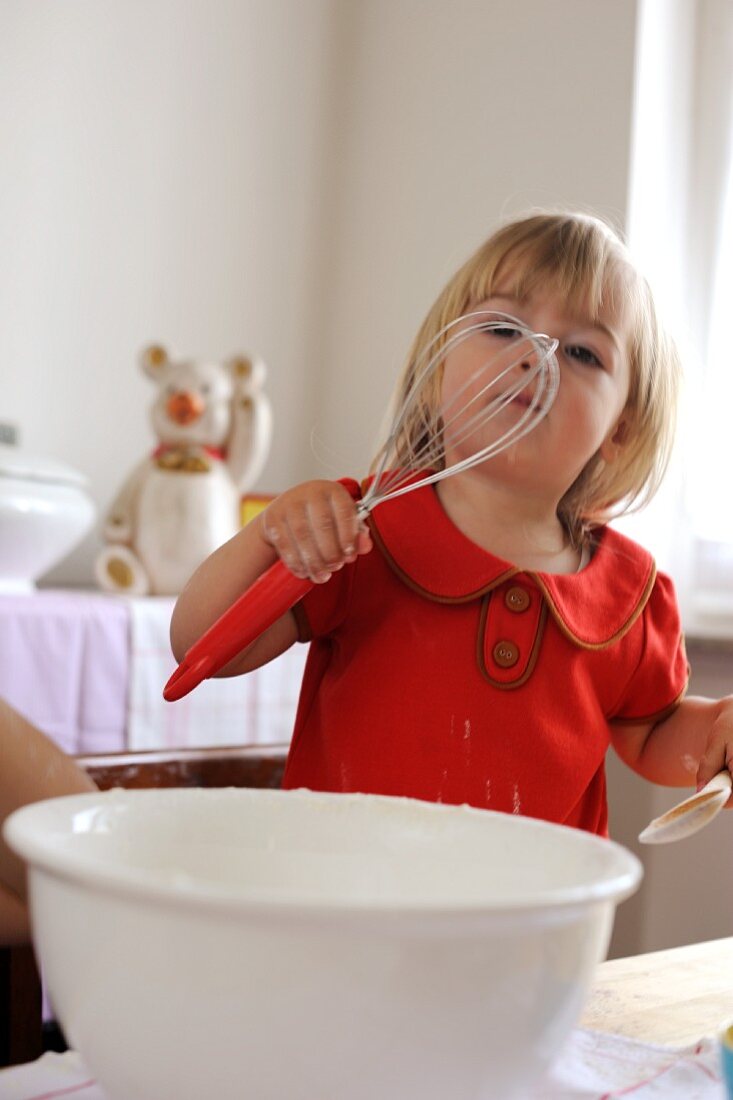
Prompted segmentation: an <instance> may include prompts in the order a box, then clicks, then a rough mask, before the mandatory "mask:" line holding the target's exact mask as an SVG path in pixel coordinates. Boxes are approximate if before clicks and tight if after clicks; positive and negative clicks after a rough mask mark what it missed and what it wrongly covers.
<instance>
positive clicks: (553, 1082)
mask: <svg viewBox="0 0 733 1100" xmlns="http://www.w3.org/2000/svg"><path fill="white" fill-rule="evenodd" d="M324 1067H325V1068H324V1074H327V1073H328V1068H327V1063H324ZM355 1072H356V1069H355ZM325 1084H327V1082H326V1081H324V1085H325ZM246 1087H247V1082H246V1081H243V1082H242V1088H243V1090H244V1092H245V1093H246ZM61 1096H63V1097H65V1098H66V1100H105V1095H104V1091H103V1090H102V1089H101V1088H100V1087H99V1085H97V1084H96V1083H95V1082H94V1080H93V1079H92V1078H91V1076H90V1074H89V1072H88V1071H87V1070H86V1069H85V1067H84V1064H83V1063H82V1061H81V1059H80V1058H79V1055H78V1054H76V1053H74V1052H73V1051H69V1052H68V1053H66V1054H44V1055H43V1057H42V1058H40V1059H39V1060H38V1061H37V1062H31V1063H29V1064H27V1065H23V1066H15V1067H13V1068H11V1069H5V1070H0V1097H2V1098H3V1100H51V1098H52V1097H61ZM615 1097H619V1098H620V1097H624V1098H625V1100H725V1088H724V1086H723V1084H722V1081H721V1074H720V1066H719V1053H718V1044H717V1042H715V1041H714V1040H713V1039H703V1040H702V1041H701V1042H700V1043H697V1044H695V1045H694V1046H691V1047H685V1048H682V1049H671V1048H668V1047H659V1046H652V1045H650V1044H648V1043H640V1042H637V1041H635V1040H633V1039H624V1038H622V1037H621V1036H618V1035H607V1034H605V1033H603V1032H593V1031H584V1030H582V1029H580V1028H578V1029H577V1030H576V1031H574V1032H573V1033H572V1035H571V1036H570V1040H569V1041H568V1043H567V1045H566V1046H565V1048H564V1049H563V1051H562V1052H561V1053H560V1055H559V1058H558V1061H557V1063H556V1065H555V1067H554V1068H553V1070H552V1071H551V1073H550V1074H548V1076H547V1077H546V1078H545V1080H544V1081H543V1082H542V1083H541V1084H540V1085H538V1086H536V1087H535V1088H534V1089H532V1090H531V1092H530V1093H529V1094H528V1095H527V1097H526V1100H613V1098H615ZM211 1100H216V1097H215V1096H212V1097H211ZM390 1100H391V1098H390Z"/></svg>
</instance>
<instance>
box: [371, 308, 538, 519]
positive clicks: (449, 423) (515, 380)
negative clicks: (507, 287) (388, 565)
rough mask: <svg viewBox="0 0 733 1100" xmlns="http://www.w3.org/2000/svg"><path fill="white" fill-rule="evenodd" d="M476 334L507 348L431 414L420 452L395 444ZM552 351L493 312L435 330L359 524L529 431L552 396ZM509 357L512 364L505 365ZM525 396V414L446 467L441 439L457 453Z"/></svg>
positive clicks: (377, 468)
mask: <svg viewBox="0 0 733 1100" xmlns="http://www.w3.org/2000/svg"><path fill="white" fill-rule="evenodd" d="M466 322H469V323H468V324H466ZM481 334H494V335H495V336H496V337H498V338H500V339H501V340H502V342H505V344H506V346H505V347H503V348H501V349H500V350H499V352H498V354H497V353H496V352H495V353H494V354H492V355H490V356H489V357H488V359H484V361H482V363H481V365H480V366H479V367H478V368H477V369H476V370H474V371H472V372H471V373H470V376H469V377H468V378H467V379H466V380H465V381H464V382H463V383H462V384H461V386H460V387H459V388H458V390H457V391H456V392H455V393H454V394H453V396H452V398H451V400H450V402H449V403H448V405H446V406H443V407H442V408H438V409H436V410H435V412H434V413H433V416H432V423H430V424H429V425H426V431H425V433H424V434H423V436H422V443H421V445H420V446H418V447H416V448H415V447H413V446H412V445H410V441H409V440H401V436H402V434H403V432H404V430H405V425H406V424H407V422H408V421H409V418H410V416H411V415H412V414H414V410H415V408H416V407H417V406H418V405H419V404H420V402H421V400H422V399H423V398H424V395H425V394H426V393H427V392H429V391H430V388H431V387H433V388H434V384H435V382H436V380H437V381H440V379H436V376H437V374H438V372H439V371H440V370H441V369H442V368H443V367H444V366H445V363H446V360H447V358H448V356H450V355H451V354H452V352H454V351H455V350H456V349H457V348H458V347H459V345H461V344H463V343H464V342H465V341H467V340H469V339H471V338H472V337H475V336H477V335H479V336H480V335H481ZM557 346H558V342H557V340H555V339H553V338H551V337H549V336H546V335H544V334H543V333H535V332H533V331H532V330H531V329H529V328H528V327H527V325H525V323H524V322H523V321H520V320H519V318H517V317H513V316H512V315H511V314H508V313H499V312H496V311H484V310H477V311H475V312H472V313H468V314H464V315H463V316H461V317H459V318H456V319H455V320H454V321H451V322H450V323H449V324H448V325H446V326H445V327H444V328H443V329H441V330H440V332H439V333H438V334H437V335H436V336H435V337H434V339H433V340H432V341H431V342H430V344H429V345H428V346H427V347H426V348H425V349H424V350H423V352H422V353H421V354H420V355H419V356H418V358H417V360H416V362H415V366H414V369H413V378H412V381H411V384H410V386H409V387H408V389H407V393H406V395H405V399H404V401H403V403H402V405H401V406H400V408H399V409H398V410H397V412H396V414H395V416H394V418H393V423H392V427H391V431H390V433H389V435H388V437H387V439H386V440H385V442H384V445H383V446H382V448H381V450H380V452H379V456H378V459H377V461H376V463H375V469H374V477H373V480H372V482H371V484H370V485H369V487H368V488H367V491H366V492H365V494H364V496H363V497H362V499H361V501H360V502H359V505H358V508H359V513H360V515H361V516H362V518H363V517H365V516H366V515H368V514H369V512H370V511H371V510H372V509H373V508H375V507H376V506H377V505H378V504H381V503H383V502H384V501H386V500H392V499H395V498H396V497H398V496H402V495H403V493H405V492H410V491H412V490H413V489H417V488H420V487H422V486H424V485H430V484H433V483H434V482H437V481H441V480H443V479H444V478H445V477H449V476H450V475H452V474H454V473H459V472H461V471H463V470H466V469H470V468H471V467H473V466H475V465H477V464H478V463H480V462H485V461H487V460H488V459H489V458H491V457H493V456H494V455H496V454H499V453H500V452H501V451H503V450H506V448H507V447H509V446H511V445H513V444H514V443H516V442H518V441H519V440H520V439H521V438H523V436H525V435H527V433H528V432H530V431H532V430H533V428H534V427H535V426H536V424H537V423H538V422H539V420H540V419H541V418H542V417H543V416H544V415H545V414H546V413H547V411H548V409H549V408H550V406H551V405H552V402H553V401H554V399H555V396H556V394H557V389H558V385H559V368H558V364H557V359H556V357H555V351H556V349H557ZM509 354H511V359H510V360H509V361H508V362H506V359H507V356H508V355H509ZM497 358H498V359H500V361H501V364H503V365H501V364H500V369H499V370H498V372H497V371H496V369H495V368H496V361H497ZM422 364H424V366H423V365H422ZM477 384H478V388H477ZM523 392H527V393H529V400H528V401H527V402H526V403H523V406H524V407H522V405H518V408H521V409H522V411H521V413H520V414H519V415H518V416H517V418H516V420H515V421H514V422H513V423H511V424H510V425H508V426H507V427H506V428H505V429H504V431H501V432H500V433H499V435H498V436H497V437H495V438H493V439H491V440H490V441H489V442H487V443H485V444H484V445H482V446H477V447H476V448H475V449H474V450H473V452H472V453H470V454H469V455H467V456H466V457H465V458H463V459H460V460H458V461H455V462H452V463H450V464H445V461H444V451H443V444H444V440H445V437H446V435H448V434H450V439H451V445H452V446H453V448H454V449H456V448H458V447H459V446H460V445H462V444H465V443H466V442H467V440H469V439H470V438H471V436H473V435H474V434H475V433H477V432H478V431H479V430H480V429H484V428H485V427H486V426H487V425H488V424H489V423H490V422H491V421H492V420H494V419H495V418H496V417H498V416H499V415H500V414H501V413H502V412H503V411H504V410H506V409H507V408H508V407H509V406H511V405H512V404H513V403H514V402H515V401H516V399H517V398H518V397H519V396H520V394H522V393H523ZM492 393H493V394H494V395H495V396H492ZM424 404H425V405H427V402H424ZM400 443H402V444H403V446H402V450H401V449H400ZM421 470H423V471H426V472H425V474H424V476H423V477H421V478H420V477H418V478H416V477H415V474H419V472H420V471H421Z"/></svg>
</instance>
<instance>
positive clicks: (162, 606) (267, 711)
mask: <svg viewBox="0 0 733 1100" xmlns="http://www.w3.org/2000/svg"><path fill="white" fill-rule="evenodd" d="M174 602H175V601H174V600H173V599H172V598H163V597H141V598H138V599H130V598H126V597H123V596H113V595H109V594H106V593H102V592H93V591H83V590H71V589H59V590H55V589H41V590H38V591H36V592H29V593H27V594H22V595H18V594H7V593H0V698H3V699H5V700H6V701H7V702H8V703H10V705H11V706H13V707H15V709H16V710H18V711H19V712H20V713H21V714H23V715H24V716H25V717H26V718H27V719H28V720H29V721H30V722H33V723H34V724H35V725H36V726H38V727H39V729H41V730H43V732H44V733H45V734H46V735H47V736H48V737H50V738H51V739H52V740H53V741H55V742H56V743H57V744H59V745H60V746H61V748H63V749H64V750H65V751H66V752H68V753H73V754H77V755H78V754H86V753H114V752H123V751H124V750H126V749H129V750H138V749H160V748H179V747H200V746H205V745H241V744H275V743H287V742H288V741H289V740H290V736H291V734H292V730H293V724H294V720H295V710H296V706H297V700H298V694H299V691H300V682H301V679H302V673H303V667H304V665H305V659H306V656H307V646H303V645H295V646H293V647H292V648H291V649H290V650H288V652H287V653H284V654H283V655H282V656H281V657H278V658H277V659H276V660H275V661H272V662H271V663H270V664H269V665H266V666H264V667H263V668H261V669H257V670H256V671H255V672H251V673H249V675H248V676H237V677H233V678H232V679H229V680H222V679H219V680H208V681H206V682H205V683H204V684H202V685H201V686H200V687H198V688H197V689H196V690H195V691H194V692H192V693H191V694H190V695H188V696H186V697H185V698H184V699H182V700H180V701H179V702H177V703H166V702H164V700H163V694H162V693H163V687H164V685H165V683H166V681H167V680H168V677H169V676H170V674H171V673H172V672H173V669H174V667H175V662H174V660H173V655H172V653H171V650H170V644H169V641H168V629H169V625H170V617H171V613H172V610H173V605H174Z"/></svg>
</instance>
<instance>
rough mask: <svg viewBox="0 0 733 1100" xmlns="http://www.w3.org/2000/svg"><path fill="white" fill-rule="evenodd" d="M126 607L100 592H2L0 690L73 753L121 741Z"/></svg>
mask: <svg viewBox="0 0 733 1100" xmlns="http://www.w3.org/2000/svg"><path fill="white" fill-rule="evenodd" d="M128 668H129V612H128V610H127V607H126V606H125V603H124V601H123V600H120V599H118V598H117V597H115V596H107V595H104V594H102V593H99V592H76V591H74V592H71V591H66V590H58V591H57V590H53V589H46V590H43V591H38V592H29V593H26V594H21V595H18V594H7V593H3V594H1V595H0V696H2V697H3V698H4V699H5V700H6V701H7V702H8V703H10V705H11V706H12V707H14V708H15V709H16V710H17V711H19V712H20V713H21V714H23V715H24V716H25V717H26V718H27V719H28V720H29V721H31V722H33V723H34V724H35V725H37V726H38V727H39V729H42V730H43V732H44V733H45V734H46V735H47V736H48V737H50V738H51V739H52V740H53V741H55V742H56V743H57V744H59V745H60V746H61V747H62V748H63V749H64V750H65V751H66V752H69V753H95V752H102V753H104V752H119V751H120V750H121V749H123V748H124V747H125V746H124V740H123V738H124V725H125V712H126V709H127V681H128Z"/></svg>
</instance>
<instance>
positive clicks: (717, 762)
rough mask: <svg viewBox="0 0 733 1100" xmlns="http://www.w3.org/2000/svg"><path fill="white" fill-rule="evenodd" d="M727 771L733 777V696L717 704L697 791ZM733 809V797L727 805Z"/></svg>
mask: <svg viewBox="0 0 733 1100" xmlns="http://www.w3.org/2000/svg"><path fill="white" fill-rule="evenodd" d="M725 769H727V770H728V771H729V772H730V773H731V775H733V695H728V696H726V697H725V698H724V699H720V700H718V702H717V703H716V704H715V709H714V712H713V721H712V724H711V726H710V734H709V736H708V741H707V744H706V746H705V751H704V752H703V754H702V756H701V757H700V762H699V764H698V769H697V778H696V782H697V790H698V791H699V790H700V789H701V788H702V787H704V786H705V784H706V783H709V782H710V780H711V779H712V778H713V776H714V775H717V774H718V772H721V771H724V770H725ZM731 807H733V795H731V797H730V798H729V800H728V802H727V803H726V808H728V809H730V808H731Z"/></svg>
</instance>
